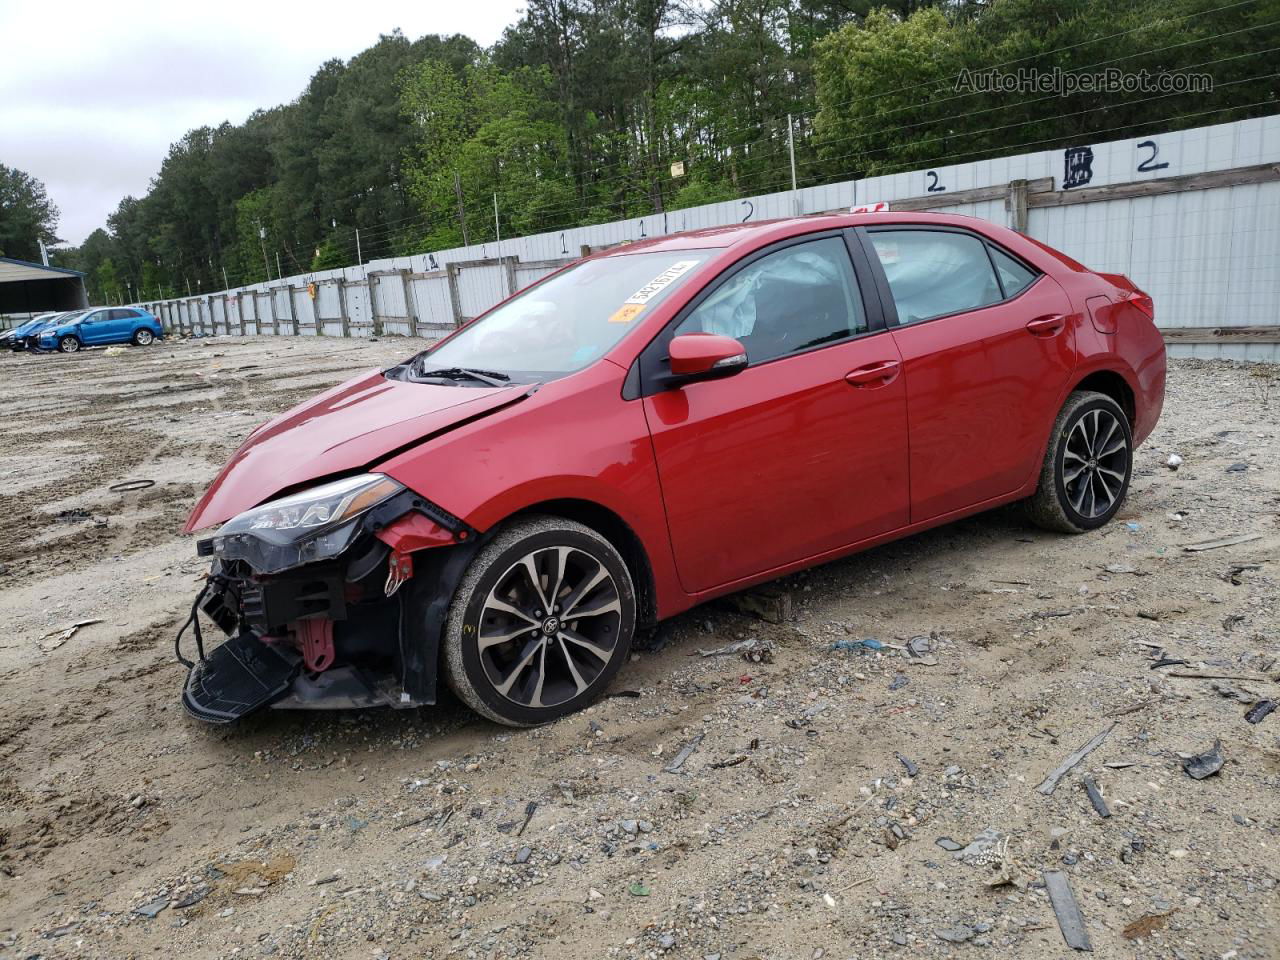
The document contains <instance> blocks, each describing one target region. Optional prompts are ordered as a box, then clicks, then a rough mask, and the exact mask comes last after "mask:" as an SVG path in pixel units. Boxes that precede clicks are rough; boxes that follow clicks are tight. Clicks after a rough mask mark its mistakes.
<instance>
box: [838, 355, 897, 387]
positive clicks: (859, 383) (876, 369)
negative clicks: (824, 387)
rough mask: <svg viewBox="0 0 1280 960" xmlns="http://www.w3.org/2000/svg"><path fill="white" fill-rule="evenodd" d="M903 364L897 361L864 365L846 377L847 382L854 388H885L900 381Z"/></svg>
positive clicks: (851, 371) (881, 361) (883, 361)
mask: <svg viewBox="0 0 1280 960" xmlns="http://www.w3.org/2000/svg"><path fill="white" fill-rule="evenodd" d="M901 367H902V364H900V363H899V362H898V361H897V360H880V361H878V362H876V363H868V364H864V365H863V366H861V367H858V368H856V369H854V370H850V371H849V372H848V373H846V374H845V375H844V379H845V381H846V382H847V383H848V384H849V385H850V386H854V387H864V388H865V387H883V386H887V385H888V384H890V383H893V381H894V380H896V379H898V372H899V370H900V369H901Z"/></svg>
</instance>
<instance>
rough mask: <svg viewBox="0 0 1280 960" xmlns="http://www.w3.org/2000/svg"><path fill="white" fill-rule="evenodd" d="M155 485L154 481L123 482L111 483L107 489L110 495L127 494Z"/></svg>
mask: <svg viewBox="0 0 1280 960" xmlns="http://www.w3.org/2000/svg"><path fill="white" fill-rule="evenodd" d="M155 485H156V482H155V481H154V480H125V481H124V482H123V483H113V484H112V485H111V486H109V487H107V489H108V490H110V491H111V492H112V493H128V492H129V491H131V490H145V489H147V487H154V486H155Z"/></svg>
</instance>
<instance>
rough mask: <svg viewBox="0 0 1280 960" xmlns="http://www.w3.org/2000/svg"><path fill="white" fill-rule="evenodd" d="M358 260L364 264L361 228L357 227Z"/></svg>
mask: <svg viewBox="0 0 1280 960" xmlns="http://www.w3.org/2000/svg"><path fill="white" fill-rule="evenodd" d="M356 260H357V262H359V263H361V264H363V263H364V254H363V253H361V251H360V228H359V227H356Z"/></svg>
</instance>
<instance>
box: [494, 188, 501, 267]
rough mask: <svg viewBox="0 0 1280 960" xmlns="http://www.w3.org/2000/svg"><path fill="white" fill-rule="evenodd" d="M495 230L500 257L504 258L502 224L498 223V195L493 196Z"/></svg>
mask: <svg viewBox="0 0 1280 960" xmlns="http://www.w3.org/2000/svg"><path fill="white" fill-rule="evenodd" d="M493 229H494V230H495V231H496V232H497V234H498V256H502V224H501V223H500V222H499V221H498V194H497V193H496V192H495V193H494V195H493Z"/></svg>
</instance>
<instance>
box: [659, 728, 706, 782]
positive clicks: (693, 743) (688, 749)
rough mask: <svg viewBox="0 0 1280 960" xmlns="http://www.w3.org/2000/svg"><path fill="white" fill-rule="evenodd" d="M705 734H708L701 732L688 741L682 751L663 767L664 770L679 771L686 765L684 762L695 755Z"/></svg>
mask: <svg viewBox="0 0 1280 960" xmlns="http://www.w3.org/2000/svg"><path fill="white" fill-rule="evenodd" d="M705 736H706V734H704V733H700V734H698V735H697V736H696V737H694V738H693V739H692V740H690V741H689V742H688V743H686V744H685V745H684V746H683V747H682V748H681V749H680V752H679V753H677V754H676V755H675V757H673V758H672V760H671V762H670V763H668V764H667V765H666V766H665V767H663V768H662V770H663V772H664V773H679V772H680V768H681V767H683V766H684V762H685V761H686V760H688V759H689V758H690V757H691V756H693V751H695V750H697V749H698V744H700V743H702V739H703V737H705Z"/></svg>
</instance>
